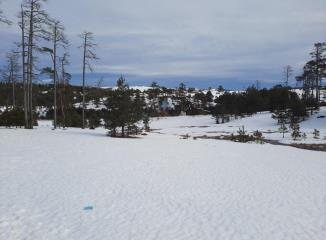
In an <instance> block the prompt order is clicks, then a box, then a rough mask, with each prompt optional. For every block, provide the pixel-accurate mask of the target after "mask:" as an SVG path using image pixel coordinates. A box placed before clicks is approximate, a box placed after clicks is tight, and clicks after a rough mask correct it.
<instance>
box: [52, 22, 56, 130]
mask: <svg viewBox="0 0 326 240" xmlns="http://www.w3.org/2000/svg"><path fill="white" fill-rule="evenodd" d="M53 70H54V72H53V88H54V103H53V110H54V120H53V128H54V129H56V128H57V24H56V23H55V25H54V46H53Z"/></svg>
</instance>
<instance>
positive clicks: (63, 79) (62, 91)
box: [59, 53, 71, 128]
mask: <svg viewBox="0 0 326 240" xmlns="http://www.w3.org/2000/svg"><path fill="white" fill-rule="evenodd" d="M68 58H69V54H68V53H64V54H63V57H61V58H59V62H60V69H61V76H60V84H59V86H60V87H59V96H60V108H61V114H62V127H63V128H66V113H65V111H66V109H67V108H68V103H67V89H68V87H69V81H70V79H71V75H70V74H69V73H67V72H66V66H67V65H69V60H68Z"/></svg>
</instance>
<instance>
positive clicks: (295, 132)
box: [291, 121, 301, 141]
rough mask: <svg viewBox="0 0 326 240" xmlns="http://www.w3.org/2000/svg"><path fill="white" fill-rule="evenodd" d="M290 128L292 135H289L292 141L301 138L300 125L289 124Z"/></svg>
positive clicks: (295, 123)
mask: <svg viewBox="0 0 326 240" xmlns="http://www.w3.org/2000/svg"><path fill="white" fill-rule="evenodd" d="M291 128H292V134H291V136H292V138H293V140H295V141H296V140H297V139H298V138H300V137H301V132H300V124H299V123H298V122H296V121H295V122H293V123H292V124H291Z"/></svg>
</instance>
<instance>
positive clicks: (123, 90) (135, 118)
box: [105, 76, 145, 137]
mask: <svg viewBox="0 0 326 240" xmlns="http://www.w3.org/2000/svg"><path fill="white" fill-rule="evenodd" d="M106 106H107V108H108V114H107V118H106V119H105V122H106V127H107V128H108V129H109V130H110V135H111V136H113V137H115V136H118V128H121V137H126V136H129V135H130V134H135V133H136V134H137V133H138V127H137V126H136V123H137V122H139V121H141V120H143V119H144V116H145V114H144V100H143V98H141V97H140V95H139V93H136V94H135V95H134V94H133V91H132V90H131V89H129V86H128V84H126V81H125V79H124V78H123V77H122V76H121V77H120V78H119V79H118V81H117V89H115V90H113V91H110V92H109V94H108V98H107V101H106Z"/></svg>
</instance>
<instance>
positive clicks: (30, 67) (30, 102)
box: [28, 2, 34, 129]
mask: <svg viewBox="0 0 326 240" xmlns="http://www.w3.org/2000/svg"><path fill="white" fill-rule="evenodd" d="M30 11H31V12H30V19H29V34H28V42H29V43H28V105H29V126H28V128H29V129H33V64H34V61H33V60H34V59H33V46H34V41H33V40H34V2H32V3H31V10H30Z"/></svg>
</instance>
